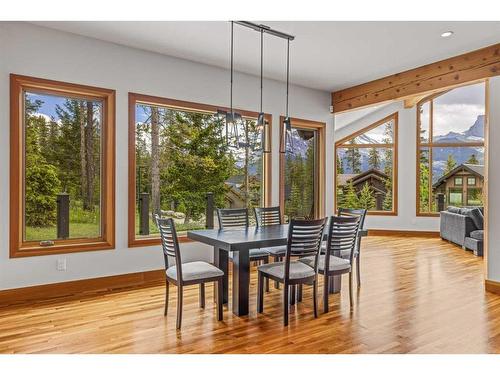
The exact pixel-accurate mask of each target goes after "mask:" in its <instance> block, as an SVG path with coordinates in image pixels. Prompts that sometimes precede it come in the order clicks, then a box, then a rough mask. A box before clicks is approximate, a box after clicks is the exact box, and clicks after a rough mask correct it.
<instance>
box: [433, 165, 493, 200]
mask: <svg viewBox="0 0 500 375" xmlns="http://www.w3.org/2000/svg"><path fill="white" fill-rule="evenodd" d="M483 183H484V165H478V164H460V165H459V166H457V167H455V168H453V169H452V170H451V171H450V172H448V173H447V174H445V175H444V176H442V177H441V178H440V179H439V180H437V181H436V182H435V183H434V184H433V185H432V190H433V193H434V194H435V195H436V196H438V195H439V194H444V197H445V202H447V204H448V205H450V206H480V205H482V202H483V199H482V195H483Z"/></svg>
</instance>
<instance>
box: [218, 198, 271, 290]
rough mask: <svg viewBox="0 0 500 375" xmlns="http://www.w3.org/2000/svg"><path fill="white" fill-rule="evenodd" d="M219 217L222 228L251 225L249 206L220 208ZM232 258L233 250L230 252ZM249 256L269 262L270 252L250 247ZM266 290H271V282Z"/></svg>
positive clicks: (252, 258)
mask: <svg viewBox="0 0 500 375" xmlns="http://www.w3.org/2000/svg"><path fill="white" fill-rule="evenodd" d="M217 219H218V221H219V228H220V229H231V228H233V229H236V228H245V227H248V226H249V225H250V219H249V217H248V209H247V208H218V209H217ZM229 258H230V259H231V258H232V252H230V253H229ZM249 258H250V261H251V262H257V264H260V263H264V264H267V263H269V252H268V251H266V250H264V249H250V251H249ZM266 291H269V283H266Z"/></svg>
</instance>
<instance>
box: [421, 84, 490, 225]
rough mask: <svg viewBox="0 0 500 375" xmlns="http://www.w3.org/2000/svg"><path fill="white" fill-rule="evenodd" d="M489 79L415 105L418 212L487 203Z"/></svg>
mask: <svg viewBox="0 0 500 375" xmlns="http://www.w3.org/2000/svg"><path fill="white" fill-rule="evenodd" d="M485 101H486V83H485V82H481V83H476V84H473V85H469V86H463V87H458V88H455V89H452V90H448V91H445V92H442V93H439V94H436V95H432V96H430V97H428V98H425V99H424V100H423V101H421V102H420V103H418V105H417V215H423V216H425V215H430V216H433V215H437V214H438V212H439V211H440V210H442V209H444V208H445V207H447V206H449V205H453V206H469V205H474V206H480V205H482V204H483V203H482V202H483V196H482V186H483V182H484V124H485Z"/></svg>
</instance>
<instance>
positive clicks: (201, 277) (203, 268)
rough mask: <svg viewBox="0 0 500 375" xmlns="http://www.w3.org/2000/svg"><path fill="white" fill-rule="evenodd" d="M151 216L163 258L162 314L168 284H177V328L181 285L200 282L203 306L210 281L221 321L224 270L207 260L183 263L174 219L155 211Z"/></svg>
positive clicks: (180, 302)
mask: <svg viewBox="0 0 500 375" xmlns="http://www.w3.org/2000/svg"><path fill="white" fill-rule="evenodd" d="M154 218H155V222H156V225H157V226H158V230H159V231H160V237H161V245H162V248H163V257H164V260H165V277H166V288H165V311H164V315H165V316H166V315H167V312H168V297H169V287H170V284H174V285H176V286H177V323H176V327H177V329H180V328H181V324H182V305H183V289H184V287H185V286H188V285H196V284H200V307H201V308H205V283H209V282H212V281H213V282H214V286H215V284H217V288H215V289H216V290H217V292H216V293H217V298H216V299H217V319H218V320H222V304H223V301H222V280H223V278H224V272H223V271H222V270H220V269H219V268H217V267H215V266H214V265H212V264H210V263H207V262H202V261H195V262H187V263H182V259H181V253H180V249H179V241H178V239H177V232H176V230H175V224H174V220H173V219H172V218H161V217H160V216H159V215H158V214H155V215H154ZM214 293H215V292H214Z"/></svg>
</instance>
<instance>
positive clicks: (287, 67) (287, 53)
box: [286, 39, 290, 117]
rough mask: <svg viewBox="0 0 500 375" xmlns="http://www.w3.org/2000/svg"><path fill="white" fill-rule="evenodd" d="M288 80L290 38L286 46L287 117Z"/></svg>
mask: <svg viewBox="0 0 500 375" xmlns="http://www.w3.org/2000/svg"><path fill="white" fill-rule="evenodd" d="M289 82H290V39H287V48H286V117H288V86H289Z"/></svg>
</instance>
